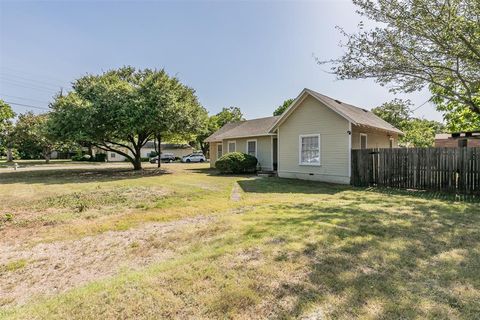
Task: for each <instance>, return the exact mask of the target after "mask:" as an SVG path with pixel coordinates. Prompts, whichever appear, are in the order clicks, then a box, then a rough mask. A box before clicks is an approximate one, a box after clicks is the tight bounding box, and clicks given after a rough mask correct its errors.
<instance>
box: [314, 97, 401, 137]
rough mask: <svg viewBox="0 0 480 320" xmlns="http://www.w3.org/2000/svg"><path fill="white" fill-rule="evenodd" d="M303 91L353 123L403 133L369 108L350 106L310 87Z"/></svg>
mask: <svg viewBox="0 0 480 320" xmlns="http://www.w3.org/2000/svg"><path fill="white" fill-rule="evenodd" d="M305 91H306V92H308V93H310V94H311V95H312V96H313V97H315V98H316V99H318V100H319V101H321V102H323V103H324V104H325V105H327V107H329V108H331V109H333V110H334V111H336V112H337V113H339V114H340V115H342V116H344V117H345V118H347V119H349V120H351V121H352V122H353V123H354V124H357V125H364V126H369V127H373V128H377V129H382V130H386V131H390V132H395V133H399V134H403V132H402V131H400V130H398V129H397V128H395V127H394V126H392V125H391V124H390V123H388V122H386V121H385V120H383V119H382V118H380V117H378V116H376V115H375V114H374V113H373V112H371V111H369V110H366V109H362V108H359V107H355V106H352V105H351V104H348V103H345V102H341V101H339V100H336V99H333V98H330V97H327V96H326V95H323V94H320V93H318V92H316V91H313V90H310V89H305Z"/></svg>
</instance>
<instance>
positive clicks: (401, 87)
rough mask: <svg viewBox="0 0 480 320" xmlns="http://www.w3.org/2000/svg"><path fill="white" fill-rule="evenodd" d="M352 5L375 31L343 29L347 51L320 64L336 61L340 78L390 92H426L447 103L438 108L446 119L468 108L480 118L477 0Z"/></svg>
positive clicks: (384, 0) (367, 0)
mask: <svg viewBox="0 0 480 320" xmlns="http://www.w3.org/2000/svg"><path fill="white" fill-rule="evenodd" d="M353 2H354V4H355V5H356V6H357V7H358V13H359V14H360V15H361V16H362V17H364V18H366V19H368V20H370V22H372V23H371V24H373V26H374V27H372V28H369V29H366V28H365V25H364V23H363V22H362V23H360V25H359V31H358V32H357V33H353V34H349V33H347V32H345V31H344V30H342V29H341V28H340V30H341V33H342V34H343V35H344V36H345V37H346V42H344V43H342V47H343V48H344V49H345V53H344V54H343V56H341V57H340V58H338V59H333V60H329V61H319V63H320V64H324V63H333V66H332V72H333V73H334V74H336V75H337V77H338V78H339V79H362V78H373V79H375V80H376V81H377V82H378V83H380V84H381V85H388V86H389V87H390V89H391V90H392V91H403V92H413V91H417V90H420V89H422V88H428V89H430V91H431V93H432V97H433V100H434V101H435V99H437V100H438V99H440V100H442V101H443V102H445V103H444V104H442V106H440V107H439V110H441V111H444V112H446V117H447V119H448V117H449V114H452V113H455V114H457V113H460V114H465V112H466V111H465V109H468V110H469V111H470V112H471V113H474V114H480V67H479V66H480V41H479V40H478V39H480V23H479V16H480V2H479V1H478V0H448V1H446V0H353ZM451 103H454V105H452V104H451ZM457 117H458V116H456V115H454V116H452V117H451V119H452V120H453V119H456V118H457ZM475 119H476V118H475ZM479 126H480V124H479Z"/></svg>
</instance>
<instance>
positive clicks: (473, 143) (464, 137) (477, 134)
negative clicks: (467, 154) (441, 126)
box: [435, 131, 480, 148]
mask: <svg viewBox="0 0 480 320" xmlns="http://www.w3.org/2000/svg"><path fill="white" fill-rule="evenodd" d="M435 147H436V148H462V147H480V131H470V132H455V133H438V134H436V135H435Z"/></svg>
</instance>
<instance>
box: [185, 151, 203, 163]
mask: <svg viewBox="0 0 480 320" xmlns="http://www.w3.org/2000/svg"><path fill="white" fill-rule="evenodd" d="M205 161H207V159H206V158H205V156H204V155H203V153H201V152H194V153H192V154H189V155H187V156H184V157H183V158H182V162H186V163H190V162H205Z"/></svg>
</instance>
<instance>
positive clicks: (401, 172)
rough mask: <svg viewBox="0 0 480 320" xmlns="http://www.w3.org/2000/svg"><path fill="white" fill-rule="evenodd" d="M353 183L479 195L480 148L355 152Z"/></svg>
mask: <svg viewBox="0 0 480 320" xmlns="http://www.w3.org/2000/svg"><path fill="white" fill-rule="evenodd" d="M351 165H352V170H351V172H352V177H351V183H352V184H353V185H355V186H383V187H394V188H404V189H420V190H438V191H449V192H457V193H464V194H474V193H475V194H480V148H405V149H400V148H399V149H364V150H352V163H351Z"/></svg>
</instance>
